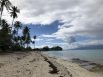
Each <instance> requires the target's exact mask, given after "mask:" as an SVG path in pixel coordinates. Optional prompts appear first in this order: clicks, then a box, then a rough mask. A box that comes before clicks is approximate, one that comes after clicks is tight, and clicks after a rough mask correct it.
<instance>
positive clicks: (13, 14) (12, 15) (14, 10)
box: [10, 6, 20, 26]
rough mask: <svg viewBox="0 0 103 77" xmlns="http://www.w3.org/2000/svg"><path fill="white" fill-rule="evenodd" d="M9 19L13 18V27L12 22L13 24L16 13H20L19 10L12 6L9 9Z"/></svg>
mask: <svg viewBox="0 0 103 77" xmlns="http://www.w3.org/2000/svg"><path fill="white" fill-rule="evenodd" d="M10 10H11V12H10V14H11V17H13V20H12V26H13V22H14V19H15V18H17V17H18V15H17V13H20V10H19V9H18V8H17V7H16V6H13V7H12V8H11V9H10Z"/></svg>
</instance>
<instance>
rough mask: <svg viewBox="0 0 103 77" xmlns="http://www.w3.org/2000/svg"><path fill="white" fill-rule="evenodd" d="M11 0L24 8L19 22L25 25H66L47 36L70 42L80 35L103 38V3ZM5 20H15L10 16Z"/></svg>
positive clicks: (62, 0) (102, 0) (64, 0)
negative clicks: (55, 23)
mask: <svg viewBox="0 0 103 77" xmlns="http://www.w3.org/2000/svg"><path fill="white" fill-rule="evenodd" d="M10 1H11V2H12V3H13V4H14V5H17V6H18V7H19V8H20V9H21V13H20V15H19V17H18V19H17V20H20V21H22V22H24V23H34V24H37V23H39V24H50V23H52V22H53V21H55V20H60V21H61V22H63V23H64V24H63V25H61V26H59V28H58V29H59V30H58V31H57V32H56V33H54V34H52V35H43V36H44V37H57V38H59V39H63V40H65V41H68V42H71V41H73V40H72V39H74V38H75V36H76V35H79V36H90V37H94V38H97V39H100V38H101V39H103V21H102V20H103V15H102V14H103V9H102V8H103V0H55V1H54V0H10ZM3 17H5V18H7V20H8V21H9V20H11V19H10V17H8V16H6V14H5V15H4V16H3ZM71 37H72V38H71ZM74 41H75V39H74Z"/></svg>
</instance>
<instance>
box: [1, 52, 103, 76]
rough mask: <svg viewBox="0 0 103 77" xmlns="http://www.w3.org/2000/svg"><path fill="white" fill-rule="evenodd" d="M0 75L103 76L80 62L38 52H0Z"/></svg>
mask: <svg viewBox="0 0 103 77" xmlns="http://www.w3.org/2000/svg"><path fill="white" fill-rule="evenodd" d="M0 77H103V75H102V73H100V72H99V73H98V72H90V71H88V70H86V69H84V68H81V67H80V66H79V65H78V64H76V63H72V62H68V61H65V60H62V59H56V58H51V57H48V56H47V55H44V54H40V53H37V52H15V53H5V54H0Z"/></svg>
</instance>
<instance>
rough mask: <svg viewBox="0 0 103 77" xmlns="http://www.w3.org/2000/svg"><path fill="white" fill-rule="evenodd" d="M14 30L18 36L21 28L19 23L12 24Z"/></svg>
mask: <svg viewBox="0 0 103 77" xmlns="http://www.w3.org/2000/svg"><path fill="white" fill-rule="evenodd" d="M14 28H15V29H14V30H16V34H17V36H18V30H19V29H20V28H21V22H19V21H16V22H15V24H14Z"/></svg>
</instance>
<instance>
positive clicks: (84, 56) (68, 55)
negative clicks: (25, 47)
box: [44, 50, 103, 64]
mask: <svg viewBox="0 0 103 77" xmlns="http://www.w3.org/2000/svg"><path fill="white" fill-rule="evenodd" d="M44 53H46V54H48V55H49V56H52V57H57V58H62V59H65V60H71V59H73V58H79V59H81V60H87V61H92V62H96V63H99V64H103V50H64V51H48V52H44Z"/></svg>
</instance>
